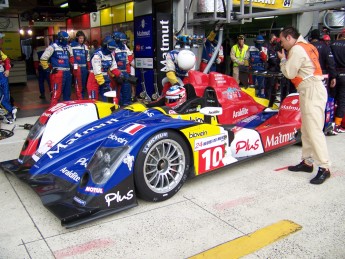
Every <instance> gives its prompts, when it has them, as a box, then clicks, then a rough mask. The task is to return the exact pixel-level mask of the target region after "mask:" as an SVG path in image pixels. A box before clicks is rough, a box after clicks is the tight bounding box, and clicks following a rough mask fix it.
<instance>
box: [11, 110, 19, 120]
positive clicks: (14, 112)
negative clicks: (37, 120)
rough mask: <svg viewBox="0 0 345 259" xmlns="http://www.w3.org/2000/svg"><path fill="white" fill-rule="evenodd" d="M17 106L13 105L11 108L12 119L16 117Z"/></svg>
mask: <svg viewBox="0 0 345 259" xmlns="http://www.w3.org/2000/svg"><path fill="white" fill-rule="evenodd" d="M17 111H18V110H17V108H16V107H13V110H12V118H13V121H15V120H16V119H17Z"/></svg>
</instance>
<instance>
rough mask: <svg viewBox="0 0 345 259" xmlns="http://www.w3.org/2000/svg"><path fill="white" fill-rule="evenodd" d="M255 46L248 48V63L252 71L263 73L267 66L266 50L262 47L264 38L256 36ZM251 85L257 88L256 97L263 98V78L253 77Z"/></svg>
mask: <svg viewBox="0 0 345 259" xmlns="http://www.w3.org/2000/svg"><path fill="white" fill-rule="evenodd" d="M254 42H255V46H251V47H250V48H249V62H250V66H251V69H252V71H258V72H264V71H266V64H267V48H266V47H264V42H265V40H264V37H262V35H258V36H257V37H256V39H255V41H254ZM253 83H254V84H255V85H256V86H257V90H258V96H259V97H261V98H265V78H264V77H263V76H256V75H253Z"/></svg>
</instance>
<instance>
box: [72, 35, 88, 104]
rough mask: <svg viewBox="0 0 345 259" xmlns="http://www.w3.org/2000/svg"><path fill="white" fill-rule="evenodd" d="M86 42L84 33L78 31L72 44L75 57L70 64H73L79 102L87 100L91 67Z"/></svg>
mask: <svg viewBox="0 0 345 259" xmlns="http://www.w3.org/2000/svg"><path fill="white" fill-rule="evenodd" d="M85 40H86V37H85V34H84V32H82V31H78V32H77V34H76V38H75V41H72V42H71V48H72V52H73V55H72V56H71V58H70V62H71V64H73V77H74V87H75V93H76V95H77V99H78V100H82V99H85V98H86V95H87V90H86V83H87V77H88V74H89V72H88V71H89V70H90V66H91V65H90V53H89V47H88V46H87V45H86V44H85Z"/></svg>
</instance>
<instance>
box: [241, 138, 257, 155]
mask: <svg viewBox="0 0 345 259" xmlns="http://www.w3.org/2000/svg"><path fill="white" fill-rule="evenodd" d="M259 147H260V140H259V139H257V140H255V142H254V143H253V142H252V143H251V142H250V140H249V139H247V140H246V141H244V140H241V141H238V142H237V143H236V154H238V152H240V151H241V150H242V151H250V150H257V149H258V148H259Z"/></svg>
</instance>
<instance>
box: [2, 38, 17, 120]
mask: <svg viewBox="0 0 345 259" xmlns="http://www.w3.org/2000/svg"><path fill="white" fill-rule="evenodd" d="M4 37H5V34H3V33H0V46H2V41H3V38H4ZM0 57H1V58H0V105H1V106H2V107H3V108H4V109H5V110H6V114H5V116H4V118H3V122H4V123H7V124H12V123H13V122H14V121H15V120H16V115H17V108H16V107H14V106H12V104H11V100H10V85H9V83H8V76H9V75H10V69H11V61H10V59H9V57H7V55H6V54H5V53H4V52H2V50H0Z"/></svg>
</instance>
